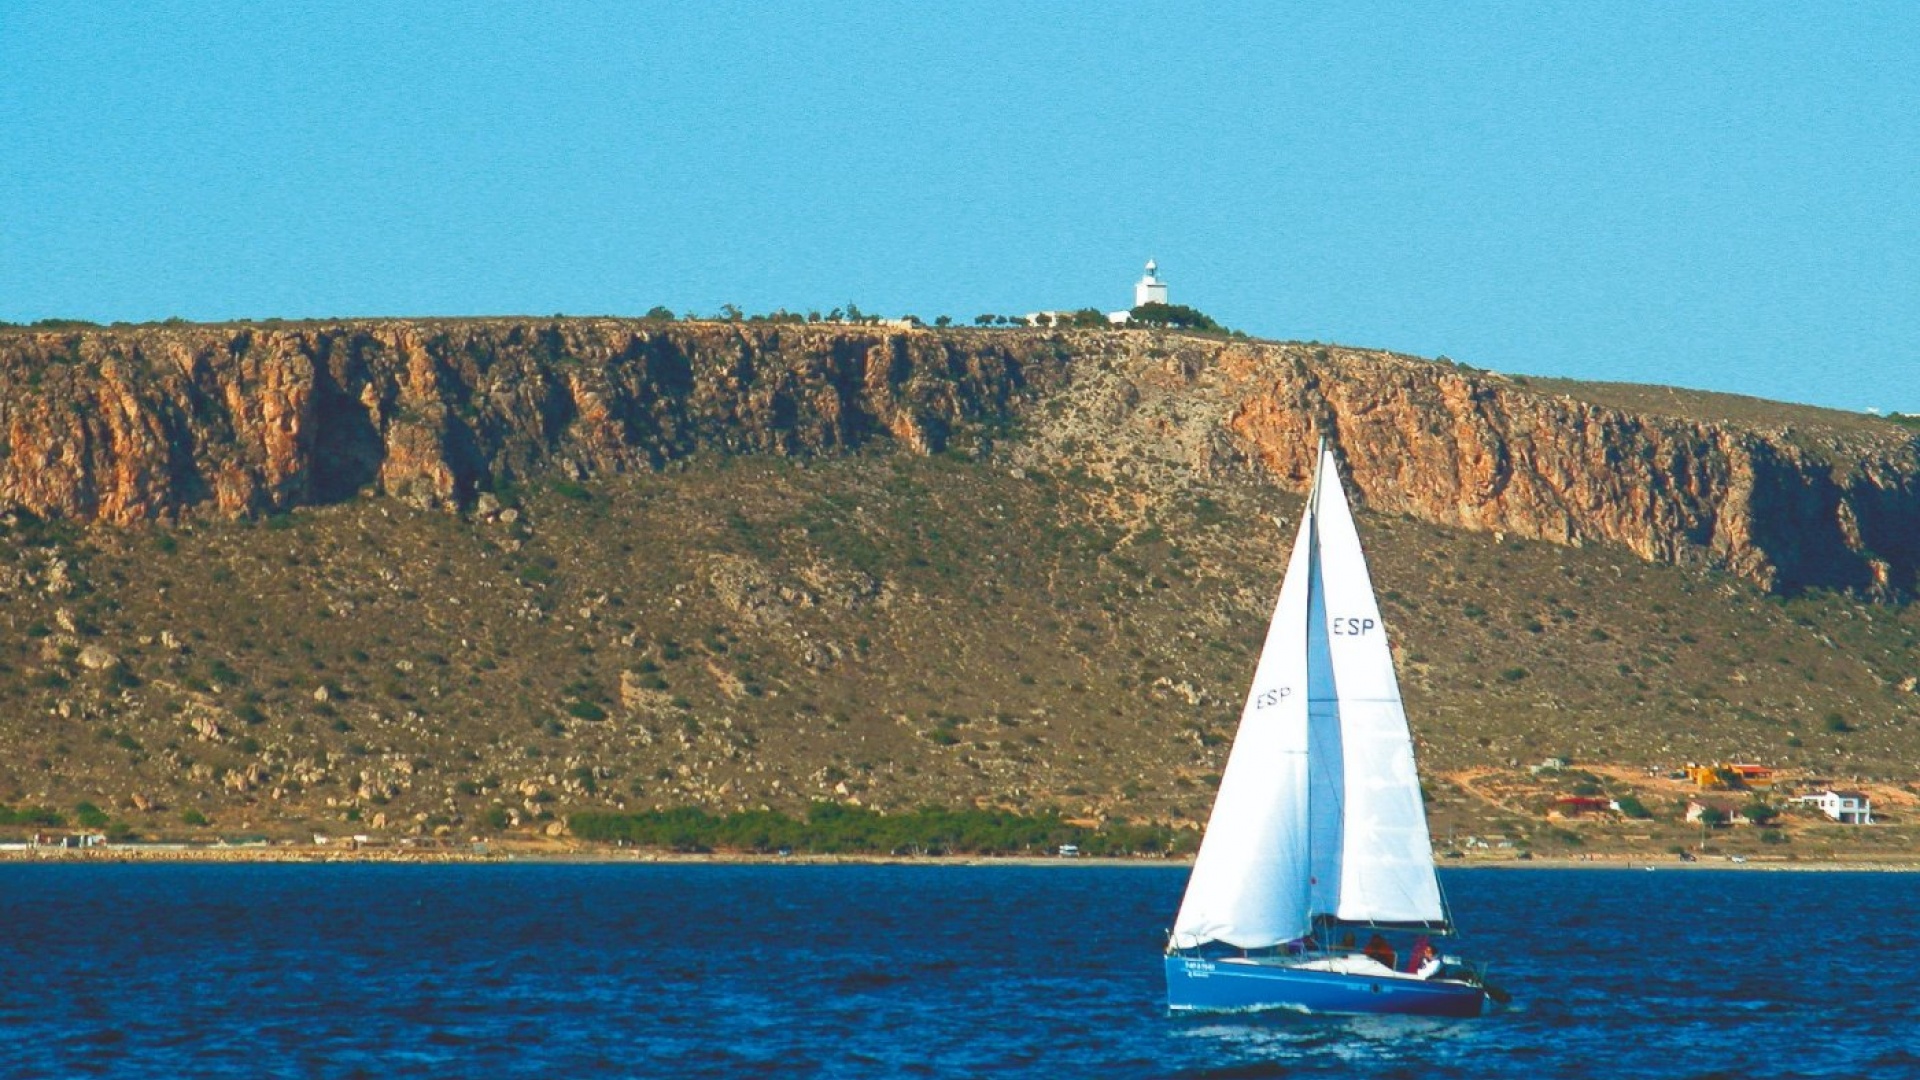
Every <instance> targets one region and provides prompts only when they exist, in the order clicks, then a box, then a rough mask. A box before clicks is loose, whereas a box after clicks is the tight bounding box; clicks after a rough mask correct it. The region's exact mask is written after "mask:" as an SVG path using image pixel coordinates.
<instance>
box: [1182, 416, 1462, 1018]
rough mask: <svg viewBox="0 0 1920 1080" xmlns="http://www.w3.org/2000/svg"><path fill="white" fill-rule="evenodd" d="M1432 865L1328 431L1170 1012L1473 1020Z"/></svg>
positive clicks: (1236, 750)
mask: <svg viewBox="0 0 1920 1080" xmlns="http://www.w3.org/2000/svg"><path fill="white" fill-rule="evenodd" d="M1452 929H1453V923H1452V920H1451V918H1449V916H1448V914H1447V910H1446V903H1445V900H1444V899H1443V898H1442V896H1441V894H1440V883H1439V879H1438V877H1437V876H1436V875H1435V873H1434V868H1433V852H1432V846H1431V842H1430V840H1429V838H1428V833H1427V817H1426V809H1425V807H1424V806H1423V805H1422V803H1421V797H1420V778H1419V775H1418V773H1417V772H1416V771H1415V769H1414V762H1413V740H1412V738H1411V736H1410V735H1409V734H1408V731H1407V719H1406V712H1405V710H1404V709H1403V708H1402V706H1401V703H1400V687H1399V682H1398V680H1397V679H1396V678H1395V675H1394V669H1393V656H1392V653H1391V652H1390V651H1389V650H1388V648H1387V635H1386V629H1385V626H1384V625H1383V623H1382V621H1381V619H1380V608H1379V603H1378V601H1377V600H1376V599H1375V597H1374V593H1373V583H1372V580H1371V578H1370V576H1369V575H1368V573H1367V565H1366V559H1365V557H1364V556H1363V555H1362V553H1361V550H1360V536H1359V533H1358V532H1357V531H1356V530H1355V528H1354V523H1353V512H1352V510H1351V508H1350V507H1349V506H1348V504H1347V497H1346V492H1345V491H1344V490H1343V489H1342V487H1341V485H1340V476H1339V471H1338V468H1337V466H1336V465H1335V463H1334V459H1333V454H1332V453H1331V452H1330V451H1329V450H1328V449H1327V448H1326V445H1325V443H1322V444H1321V447H1320V454H1319V460H1318V462H1317V464H1316V466H1315V471H1314V481H1313V490H1312V493H1311V494H1310V495H1309V496H1308V498H1307V509H1306V513H1305V514H1304V515H1303V516H1302V518H1301V521H1300V529H1299V532H1298V533H1297V534H1296V536H1295V539H1294V545H1293V554H1292V556H1291V558H1290V559H1289V561H1288V564H1287V575H1286V580H1285V582H1284V583H1283V584H1282V586H1281V589H1280V598H1279V601H1278V602H1277V603H1276V604H1275V605H1274V613H1273V621H1272V623H1271V624H1269V626H1268V628H1267V640H1266V644H1265V646H1264V647H1263V648H1262V650H1261V653H1260V661H1259V664H1258V666H1257V667H1256V669H1255V672H1254V679H1253V686H1252V688H1251V689H1250V690H1249V691H1248V693H1247V702H1246V706H1245V707H1244V708H1243V709H1242V710H1241V713H1240V728H1239V731H1238V732H1237V734H1236V735H1235V737H1234V743H1233V749H1232V752H1231V753H1230V754H1229V755H1228V758H1227V767H1226V770H1225V772H1224V773H1223V774H1222V776H1221V780H1220V790H1219V793H1218V795H1217V796H1216V797H1215V799H1214V805H1213V815H1212V817H1211V818H1210V819H1209V820H1208V822H1207V831H1206V835H1205V837H1204V838H1203V839H1202V840H1201V843H1200V852H1199V854H1198V855H1197V856H1196V857H1195V859H1194V864H1193V873H1192V875H1191V876H1190V877H1189V878H1188V881H1187V892H1186V896H1185V898H1184V899H1183V900H1182V901H1181V904H1180V914H1179V917H1178V919H1177V920H1176V921H1175V923H1174V929H1173V934H1172V936H1171V938H1170V940H1169V941H1168V944H1167V954H1166V969H1167V1007H1168V1008H1169V1009H1171V1010H1173V1011H1174V1012H1211V1011H1250V1010H1259V1009H1274V1008H1291V1009H1297V1010H1301V1011H1305V1012H1338V1013H1407V1014H1415V1015H1427V1016H1460V1017H1466V1016H1478V1015H1480V1012H1481V1009H1482V1008H1483V1006H1484V1004H1485V1001H1486V999H1487V996H1488V993H1489V991H1488V989H1487V987H1486V986H1485V985H1484V983H1483V982H1482V980H1481V977H1480V974H1479V972H1478V971H1477V970H1476V969H1474V968H1471V967H1469V966H1468V965H1466V964H1464V963H1462V962H1461V961H1460V960H1459V959H1458V958H1456V957H1453V956H1448V955H1443V954H1442V952H1441V949H1440V946H1441V945H1442V944H1443V943H1444V938H1445V936H1446V935H1448V934H1450V933H1451V932H1452Z"/></svg>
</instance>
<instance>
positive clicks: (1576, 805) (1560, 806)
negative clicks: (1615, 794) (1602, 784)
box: [1553, 795, 1619, 817]
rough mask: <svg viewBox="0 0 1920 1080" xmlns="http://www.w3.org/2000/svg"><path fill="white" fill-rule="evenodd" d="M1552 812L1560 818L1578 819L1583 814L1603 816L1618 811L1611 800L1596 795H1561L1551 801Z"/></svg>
mask: <svg viewBox="0 0 1920 1080" xmlns="http://www.w3.org/2000/svg"><path fill="white" fill-rule="evenodd" d="M1553 808H1554V810H1556V811H1558V812H1559V814H1560V815H1561V816H1562V817H1580V816H1581V815H1583V814H1605V813H1608V812H1610V811H1614V810H1618V809H1619V807H1617V806H1615V805H1614V804H1613V800H1612V799H1604V798H1601V797H1600V796H1597V795H1563V796H1561V797H1560V798H1558V799H1555V800H1554V801H1553Z"/></svg>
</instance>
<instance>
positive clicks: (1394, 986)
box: [1167, 955, 1487, 1017]
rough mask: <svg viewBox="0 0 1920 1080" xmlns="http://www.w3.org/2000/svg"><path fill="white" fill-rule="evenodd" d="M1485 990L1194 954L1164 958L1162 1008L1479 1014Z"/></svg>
mask: <svg viewBox="0 0 1920 1080" xmlns="http://www.w3.org/2000/svg"><path fill="white" fill-rule="evenodd" d="M1486 997H1487V996H1486V993H1485V992H1484V991H1483V990H1481V988H1480V987H1478V986H1474V985H1472V984H1470V983H1463V982H1452V981H1445V982H1443V981H1438V980H1422V979H1396V978H1391V977H1386V976H1368V975H1348V974H1343V973H1340V972H1332V971H1301V970H1298V969H1295V968H1288V967H1279V966H1274V965H1268V964H1247V963H1235V962H1233V961H1231V960H1221V959H1206V958H1202V957H1198V956H1178V955H1170V956H1168V957H1167V1008H1169V1009H1171V1010H1172V1011H1174V1012H1254V1011H1257V1010H1262V1009H1293V1010H1295V1011H1298V1012H1312V1013H1393V1014H1396V1015H1404V1016H1455V1017H1473V1016H1479V1015H1480V1012H1481V1009H1482V1008H1483V1007H1484V1005H1485V1004H1486Z"/></svg>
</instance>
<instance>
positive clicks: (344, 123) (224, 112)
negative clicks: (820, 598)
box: [0, 0, 1920, 412]
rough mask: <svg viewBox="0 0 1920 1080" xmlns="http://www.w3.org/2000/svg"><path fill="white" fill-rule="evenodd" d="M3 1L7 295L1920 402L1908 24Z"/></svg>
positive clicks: (1798, 9) (68, 310)
mask: <svg viewBox="0 0 1920 1080" xmlns="http://www.w3.org/2000/svg"><path fill="white" fill-rule="evenodd" d="M941 8H942V9H941V10H935V8H934V6H933V5H920V4H901V3H897V2H889V3H876V4H859V3H836V4H830V5H829V4H821V5H803V4H752V5H746V4H742V5H737V6H730V5H723V4H718V3H704V2H703V3H692V4H670V3H664V2H662V3H639V2H635V3H608V4H594V5H590V4H564V3H555V4H474V3H456V4H444V5H441V4H424V3H392V4H355V3H350V2H345V0H342V2H326V3H319V2H316V3H306V4H297V3H291V2H288V3H267V4H259V3H234V4H215V3H175V4H163V3H154V4H95V3H70V4H61V3H53V2H42V3H30V2H26V0H0V319H5V320H10V321H15V322H23V321H30V320H34V319H40V318H46V317H53V316H59V317H75V318H87V319H95V320H100V321H112V320H147V319H159V318H166V317H168V316H173V315H178V316H182V317H185V318H189V319H225V318H247V317H252V318H263V317H270V316H281V317H330V316H350V315H429V314H433V315H441V314H447V315H451V314H536V315H544V314H552V313H554V312H567V313H572V314H599V313H615V314H630V313H639V312H642V311H645V310H646V309H647V308H649V307H652V306H653V305H655V304H665V305H667V306H668V307H670V308H672V309H674V310H675V311H687V310H693V311H698V312H703V313H711V312H713V311H715V310H716V309H717V308H719V306H720V305H722V304H726V303H732V304H735V305H738V306H739V307H741V308H743V309H745V310H748V311H764V310H771V309H773V308H776V307H787V308H790V309H797V310H805V309H808V308H818V309H822V310H824V309H827V308H831V307H833V306H836V305H840V304H844V303H846V302H847V301H849V300H851V301H853V302H855V303H857V304H859V305H860V307H861V308H863V309H864V310H867V311H870V312H875V313H880V314H888V315H897V314H905V313H913V314H917V315H920V316H922V317H924V318H929V319H931V318H932V317H933V316H935V315H938V314H943V313H944V314H951V315H953V316H955V317H957V318H959V319H961V320H971V318H972V317H973V316H974V315H976V314H979V313H981V312H1024V311H1030V310H1036V309H1041V308H1056V307H1082V306H1097V307H1101V308H1118V307H1122V306H1125V305H1126V304H1127V303H1129V302H1130V298H1131V292H1130V285H1131V283H1132V281H1133V280H1134V279H1135V278H1136V277H1138V276H1139V271H1140V266H1141V264H1142V263H1143V262H1144V261H1145V260H1146V258H1147V257H1148V256H1153V257H1155V258H1157V259H1158V260H1159V261H1160V264H1161V267H1162V273H1163V276H1164V277H1165V278H1166V279H1167V280H1168V282H1169V283H1170V284H1171V287H1172V299H1173V300H1174V301H1175V302H1176V303H1186V304H1191V305H1193V306H1195V307H1198V308H1200V309H1202V310H1204V311H1206V312H1208V313H1209V314H1211V315H1213V316H1215V317H1216V318H1218V319H1219V320H1221V321H1222V322H1225V323H1227V324H1229V325H1232V326H1235V327H1239V328H1241V329H1244V330H1246V331H1248V332H1249V333H1253V334H1256V335H1260V336H1266V337H1278V338H1298V339H1319V340H1323V341H1338V342H1342V343H1346V344H1352V345H1363V346H1372V347H1381V348H1390V349H1396V350H1400V351H1404V352H1410V353H1415V354H1419V355H1424V356H1433V355H1438V354H1446V355H1449V356H1451V357H1453V358H1455V359H1457V360H1461V361H1465V362H1467V363H1471V364H1475V365H1477V366H1482V367H1491V368H1494V369H1496V370H1501V371H1508V372H1526V373H1532V374H1543V375H1567V376H1574V377H1580V378H1594V379H1609V380H1624V381H1634V382H1661V383H1672V384H1677V385H1682V386H1691V387H1700V388H1706V389H1715V390H1726V391H1732V392H1737V393H1747V394H1755V395H1759V396H1764V397H1775V398H1782V399H1786V400H1792V401H1805V402H1813V403H1817V404H1826V405H1834V406H1839V407H1842V408H1850V409H1862V408H1868V407H1878V408H1882V409H1900V410H1902V411H1908V412H1920V197H1917V196H1920V189H1917V188H1916V181H1917V180H1920V5H1914V4H1886V5H1876V4H1861V3H1808V4H1797V5H1761V4H1687V3H1663V4H1635V3H1591V2H1583V3H1571V4H1564V5H1553V4H1539V5H1518V4H1498V5H1494V4H1488V5H1479V4H1472V3H1466V4H1458V3H1432V4H1404V5H1389V6H1377V7H1373V6H1362V5H1359V4H1352V3H1338V4H1325V5H1317V6H1311V7H1308V6H1302V7H1287V6H1282V5H1270V4H1244V5H1224V4H1222V5H1188V4H1174V3H1166V4H1157V5H1136V4H1126V5H1045V4H1034V3H1030V2H1028V3H1003V2H998V0H983V2H975V3H970V4H965V5H942V6H941Z"/></svg>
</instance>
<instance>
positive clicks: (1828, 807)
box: [1800, 788, 1873, 825]
mask: <svg viewBox="0 0 1920 1080" xmlns="http://www.w3.org/2000/svg"><path fill="white" fill-rule="evenodd" d="M1800 801H1801V802H1803V803H1806V804H1807V805H1808V806H1817V807H1819V808H1820V812H1821V813H1823V814H1825V815H1827V816H1828V817H1830V818H1832V819H1833V820H1835V821H1837V822H1839V823H1840V824H1842V825H1871V824H1873V800H1872V799H1869V798H1867V794H1866V792H1864V791H1835V790H1834V789H1832V788H1828V789H1827V790H1825V791H1822V792H1819V793H1817V794H1814V795H1802V796H1800Z"/></svg>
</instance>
